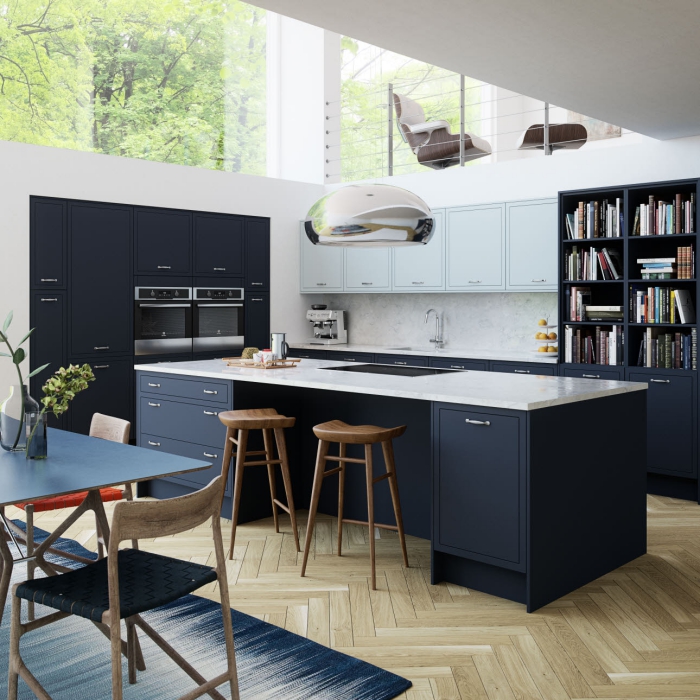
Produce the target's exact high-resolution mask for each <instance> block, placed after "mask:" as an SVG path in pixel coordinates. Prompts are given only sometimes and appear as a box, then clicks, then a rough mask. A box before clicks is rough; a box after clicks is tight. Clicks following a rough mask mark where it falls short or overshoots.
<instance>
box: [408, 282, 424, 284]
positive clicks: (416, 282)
mask: <svg viewBox="0 0 700 700" xmlns="http://www.w3.org/2000/svg"><path fill="white" fill-rule="evenodd" d="M411 284H425V282H411Z"/></svg>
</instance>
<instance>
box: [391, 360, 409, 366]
mask: <svg viewBox="0 0 700 700" xmlns="http://www.w3.org/2000/svg"><path fill="white" fill-rule="evenodd" d="M394 364H395V365H407V364H408V362H401V360H396V361H395V362H394Z"/></svg>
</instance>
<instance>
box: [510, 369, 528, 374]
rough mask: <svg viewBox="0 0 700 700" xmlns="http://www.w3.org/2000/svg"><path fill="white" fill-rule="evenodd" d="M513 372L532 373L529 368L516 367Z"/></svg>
mask: <svg viewBox="0 0 700 700" xmlns="http://www.w3.org/2000/svg"><path fill="white" fill-rule="evenodd" d="M513 372H515V373H516V374H530V370H529V369H514V370H513Z"/></svg>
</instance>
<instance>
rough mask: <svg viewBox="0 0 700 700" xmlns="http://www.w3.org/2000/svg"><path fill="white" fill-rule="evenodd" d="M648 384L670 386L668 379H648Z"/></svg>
mask: <svg viewBox="0 0 700 700" xmlns="http://www.w3.org/2000/svg"><path fill="white" fill-rule="evenodd" d="M649 381H650V382H654V384H670V383H671V380H670V379H650V380H649Z"/></svg>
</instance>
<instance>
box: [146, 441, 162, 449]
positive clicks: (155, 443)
mask: <svg viewBox="0 0 700 700" xmlns="http://www.w3.org/2000/svg"><path fill="white" fill-rule="evenodd" d="M148 444H149V445H153V447H160V443H159V442H153V440H149V441H148Z"/></svg>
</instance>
